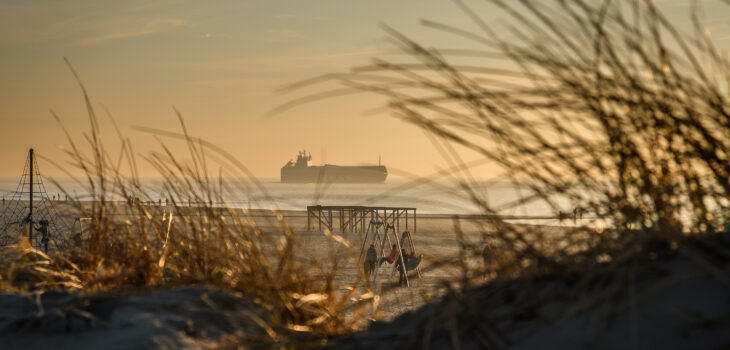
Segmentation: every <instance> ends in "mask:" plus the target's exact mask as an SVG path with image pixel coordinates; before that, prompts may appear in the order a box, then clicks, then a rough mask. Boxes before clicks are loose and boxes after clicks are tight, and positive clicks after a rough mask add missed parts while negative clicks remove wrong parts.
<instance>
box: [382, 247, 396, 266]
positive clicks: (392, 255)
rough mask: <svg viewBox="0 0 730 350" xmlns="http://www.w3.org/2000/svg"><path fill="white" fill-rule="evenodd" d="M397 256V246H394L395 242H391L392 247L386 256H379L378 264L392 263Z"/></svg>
mask: <svg viewBox="0 0 730 350" xmlns="http://www.w3.org/2000/svg"><path fill="white" fill-rule="evenodd" d="M397 258H398V247H396V245H395V244H393V248H392V249H391V251H390V254H389V255H388V256H384V257H382V258H380V261H379V262H378V266H381V265H383V263H384V262H386V261H387V262H388V264H392V263H394V262H395V259H397Z"/></svg>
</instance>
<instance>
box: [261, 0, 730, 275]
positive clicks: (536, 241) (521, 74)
mask: <svg viewBox="0 0 730 350" xmlns="http://www.w3.org/2000/svg"><path fill="white" fill-rule="evenodd" d="M454 3H455V4H456V5H457V6H458V7H459V8H461V9H462V10H463V12H464V14H465V15H466V17H468V18H469V19H470V20H471V24H472V26H471V28H474V30H470V29H468V28H467V27H468V26H464V25H462V26H451V25H448V24H444V23H439V22H435V21H423V25H425V26H426V27H430V28H432V29H434V30H436V31H440V32H442V33H446V34H451V35H453V36H454V39H455V40H454V42H458V41H462V42H470V43H472V44H471V45H470V46H469V47H466V48H458V49H454V48H443V49H441V48H438V47H431V46H428V44H426V43H422V42H419V41H417V40H414V39H411V38H409V37H407V36H406V35H404V34H402V33H400V32H398V31H396V30H395V29H393V28H391V27H388V26H385V27H384V29H385V31H386V32H387V33H388V34H389V35H390V39H391V41H392V42H393V44H394V45H395V46H396V48H397V50H398V51H399V52H400V53H401V55H398V56H397V57H399V58H392V57H391V58H389V59H386V58H380V57H378V58H375V59H374V60H373V63H372V64H370V65H366V66H361V67H356V68H354V69H353V70H351V71H350V72H346V73H340V74H328V75H325V76H322V77H319V78H315V79H310V80H307V81H303V82H300V83H297V84H294V85H292V86H290V87H287V88H285V89H283V91H289V90H297V89H302V88H303V87H307V88H311V87H312V86H313V85H314V86H321V87H324V91H320V92H315V93H307V94H306V95H305V96H303V97H300V98H297V99H294V100H292V101H291V102H290V103H288V104H285V105H283V106H281V107H280V108H279V109H277V110H276V111H274V112H275V113H278V112H281V111H284V110H287V109H289V108H293V107H295V106H297V105H300V104H303V103H310V102H312V101H316V100H320V99H324V98H331V97H334V96H339V95H343V94H353V93H369V94H377V95H381V96H383V97H384V98H385V99H386V101H387V106H388V109H389V110H390V111H392V112H393V114H394V115H395V117H396V118H399V119H402V120H404V121H406V122H408V123H410V124H412V125H414V126H416V127H418V128H421V129H423V130H425V131H426V132H427V133H428V134H430V135H433V136H435V139H436V140H437V141H436V142H435V145H436V146H437V148H438V149H439V150H440V151H441V153H442V155H443V156H444V158H445V159H447V160H448V161H449V162H451V163H452V164H457V165H458V164H461V165H463V167H462V170H463V171H462V173H461V175H462V176H461V180H460V183H461V185H462V188H463V190H464V191H465V193H466V194H467V195H468V196H470V197H471V198H472V200H473V201H474V202H475V203H478V204H479V205H480V206H481V208H482V209H483V212H484V213H485V214H490V216H491V215H494V216H495V218H494V219H490V220H489V221H488V222H483V224H484V231H485V239H484V240H485V241H486V242H488V243H489V245H491V246H492V247H491V248H492V249H491V252H490V253H489V255H490V256H491V257H490V258H489V259H486V260H490V261H488V262H487V264H486V265H488V266H491V267H487V270H488V271H486V272H487V273H488V274H491V275H499V274H501V275H503V276H515V275H522V274H525V273H527V272H528V271H531V270H532V269H533V268H534V270H536V271H541V272H544V271H549V270H553V271H555V270H556V269H557V270H560V269H565V268H568V269H571V267H572V268H577V267H587V266H593V265H595V264H599V263H605V262H609V261H624V260H625V257H626V254H634V252H636V251H641V252H643V253H642V254H644V253H648V252H650V251H652V250H654V249H656V248H657V247H665V248H671V249H676V248H677V244H678V242H680V241H683V240H685V239H687V237H689V236H698V235H699V236H702V235H706V234H713V233H716V232H722V231H726V230H728V218H730V215H729V214H730V137H728V135H730V104H729V103H728V92H729V91H730V88H729V87H730V75H729V73H730V69H729V68H730V66H729V63H730V61H728V57H727V55H726V53H723V51H721V50H720V49H718V48H717V47H716V46H715V45H714V43H713V41H712V39H711V37H710V35H709V30H708V29H707V28H706V27H705V26H704V24H703V22H702V20H701V9H700V8H699V7H698V5H697V4H695V5H693V7H692V11H691V13H690V17H691V19H692V22H691V23H692V29H693V33H690V34H685V33H682V32H680V31H679V30H678V29H677V27H676V26H675V23H673V22H672V21H670V20H669V19H668V18H667V17H665V15H664V14H663V13H662V12H661V11H660V9H658V8H657V5H656V4H655V3H654V2H653V1H643V0H616V1H601V2H596V1H581V0H578V1H534V0H524V1H514V2H513V1H501V0H491V1H488V3H490V4H491V5H493V6H492V7H493V8H494V10H495V11H499V15H497V16H495V17H497V18H500V19H501V21H500V22H499V23H501V24H504V25H503V26H500V27H499V28H496V27H495V26H494V25H493V24H492V23H487V21H486V20H484V19H483V17H481V16H480V14H479V13H477V12H475V11H474V10H472V9H471V8H470V7H469V6H468V5H467V4H466V3H465V2H463V1H461V0H455V1H454ZM489 15H490V17H492V16H493V15H494V14H493V13H489ZM474 62H477V63H476V64H475V63H474ZM332 85H334V87H331V86H332ZM310 91H311V90H310ZM457 146H458V147H460V148H462V149H466V150H469V151H472V152H476V153H478V154H480V155H481V156H483V157H484V158H486V159H489V160H490V161H491V162H492V163H493V164H495V165H496V166H499V167H500V168H501V170H502V171H503V172H504V174H506V176H507V177H509V178H510V179H512V180H513V181H514V182H515V183H516V184H517V186H528V187H529V188H530V189H531V191H532V193H530V194H529V195H528V194H525V195H524V196H523V197H522V198H520V199H519V200H517V201H516V204H517V205H522V204H527V203H530V202H532V201H542V202H547V203H549V204H550V205H551V206H552V208H553V210H554V212H555V214H556V216H559V217H564V218H566V219H570V218H572V217H573V216H580V217H585V218H586V220H585V221H583V222H584V223H585V222H586V221H587V222H588V224H585V225H578V226H577V227H572V228H567V229H566V230H567V231H568V232H567V234H565V235H560V236H559V237H556V236H555V235H552V236H550V235H546V234H544V233H541V232H540V230H539V229H534V228H533V229H524V228H519V227H517V226H514V225H510V224H508V223H506V222H504V221H503V220H500V219H499V217H498V215H496V214H497V211H496V210H495V209H494V208H492V207H491V206H490V203H489V202H488V201H487V200H486V199H485V197H483V196H482V195H481V194H480V191H479V190H478V186H477V185H476V183H475V182H473V181H474V180H473V178H472V176H471V174H470V173H469V170H468V167H467V166H466V165H465V163H464V162H463V161H462V160H461V158H460V156H459V152H457V151H456V147H457ZM559 198H560V199H564V200H565V201H566V202H567V203H568V204H569V205H570V207H571V209H573V213H572V214H573V215H570V213H565V212H564V210H565V209H564V205H563V206H561V203H559V200H558V199H559ZM464 244H465V245H464V247H465V248H469V250H471V251H472V253H473V256H479V255H481V254H482V252H483V251H484V250H482V248H478V247H479V244H475V243H474V242H472V243H468V242H465V243H464ZM482 246H483V245H482ZM496 255H499V256H496ZM462 260H463V259H462ZM486 260H485V261H486ZM495 261H500V263H498V264H496V265H494V264H495ZM459 264H462V265H463V263H459ZM464 266H466V265H464ZM495 270H496V271H495ZM482 272H485V271H482Z"/></svg>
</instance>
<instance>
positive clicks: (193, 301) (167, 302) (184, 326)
mask: <svg viewBox="0 0 730 350" xmlns="http://www.w3.org/2000/svg"><path fill="white" fill-rule="evenodd" d="M263 315H265V312H264V311H263V310H262V309H261V308H260V307H258V306H256V305H255V304H254V303H252V302H250V301H249V300H247V299H246V298H244V297H243V296H241V295H236V294H229V293H222V292H216V291H212V290H209V289H206V288H203V287H186V288H176V289H172V290H165V291H159V292H151V293H144V294H133V293H126V294H115V295H80V294H77V293H69V292H45V293H38V294H5V295H0V348H2V349H56V350H60V349H94V348H99V349H179V348H201V347H203V346H205V345H212V344H214V343H216V342H217V341H218V340H219V339H220V337H221V336H224V335H226V334H232V333H233V332H236V331H239V332H240V331H242V332H250V333H248V334H247V335H249V336H252V337H256V336H260V335H261V334H262V333H263V331H262V330H261V328H260V327H258V326H257V325H256V323H255V322H254V321H252V317H253V318H256V317H262V316H263ZM239 335H240V333H239Z"/></svg>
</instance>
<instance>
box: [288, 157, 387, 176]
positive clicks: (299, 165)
mask: <svg viewBox="0 0 730 350" xmlns="http://www.w3.org/2000/svg"><path fill="white" fill-rule="evenodd" d="M311 160H312V154H311V153H309V154H307V151H302V152H299V154H298V155H297V161H296V162H293V161H291V160H290V161H289V162H287V163H286V165H284V166H283V167H281V182H282V183H317V182H321V183H383V182H385V178H386V177H388V170H387V169H386V168H385V166H384V165H380V164H379V163H380V160H378V165H370V166H338V165H331V164H325V165H322V166H312V165H309V162H310V161H311Z"/></svg>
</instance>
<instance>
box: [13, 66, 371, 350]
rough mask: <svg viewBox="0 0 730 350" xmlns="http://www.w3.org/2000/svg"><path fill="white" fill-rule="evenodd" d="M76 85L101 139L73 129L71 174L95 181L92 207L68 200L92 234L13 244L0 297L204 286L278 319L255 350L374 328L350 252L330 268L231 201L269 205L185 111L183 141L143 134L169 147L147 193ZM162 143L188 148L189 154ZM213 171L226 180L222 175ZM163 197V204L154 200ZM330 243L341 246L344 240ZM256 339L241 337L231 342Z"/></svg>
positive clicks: (130, 157)
mask: <svg viewBox="0 0 730 350" xmlns="http://www.w3.org/2000/svg"><path fill="white" fill-rule="evenodd" d="M69 68H70V69H71V70H72V71H73V67H71V65H70V64H69ZM74 75H76V73H75V71H74ZM77 80H78V81H79V86H80V89H81V91H82V92H83V97H84V101H85V104H86V110H87V113H88V117H89V125H90V130H89V132H88V133H85V134H84V139H83V141H82V142H81V143H79V142H77V141H76V140H75V139H74V138H73V137H72V136H71V135H70V134H69V133H68V132H67V131H66V130H65V129H64V132H65V133H66V136H67V139H68V145H69V146H68V149H67V150H66V153H67V156H68V158H69V159H70V164H71V165H72V167H74V168H76V169H80V170H82V171H83V173H84V174H85V178H82V179H76V180H77V181H78V182H79V184H81V185H83V186H84V188H85V190H86V191H87V192H88V193H89V194H90V198H89V199H88V200H87V199H85V200H83V201H80V200H78V199H75V198H73V196H71V195H70V194H68V193H64V194H65V195H69V197H71V201H70V203H69V205H70V206H71V207H72V208H73V209H72V211H73V215H74V216H78V217H83V218H86V221H84V225H83V228H84V229H83V230H77V231H76V232H75V233H74V234H73V235H72V234H71V233H70V232H69V233H68V237H64V238H65V239H64V240H63V241H67V242H69V243H68V244H66V245H62V244H60V242H61V241H62V240H55V242H59V243H58V244H52V247H51V249H49V251H48V252H43V251H41V250H39V249H36V248H37V247H32V246H31V245H30V243H29V242H28V240H27V239H24V238H23V236H22V235H21V236H20V237H19V238H18V243H17V244H14V245H11V246H7V247H3V251H2V253H1V254H0V290H2V291H5V292H40V291H46V290H53V289H64V290H75V291H78V292H80V293H118V292H137V291H146V290H156V289H162V288H172V287H176V286H186V285H199V286H208V287H211V288H214V289H219V290H223V291H227V292H237V293H243V295H245V296H246V297H247V298H250V300H252V301H254V302H255V303H256V304H257V305H259V306H261V307H263V308H264V309H265V310H268V312H269V316H268V317H267V318H260V319H259V318H257V319H256V320H255V321H256V323H257V324H258V325H259V326H260V328H261V329H260V330H259V331H261V332H262V333H263V334H265V335H266V337H264V339H261V338H256V341H255V344H259V345H261V346H264V347H271V346H277V347H278V346H291V345H292V344H298V346H304V345H306V344H317V343H318V342H320V341H321V340H322V339H324V338H326V337H327V336H330V335H334V334H342V333H344V332H347V331H351V330H353V329H356V328H357V327H359V326H360V325H361V324H362V323H363V322H365V320H366V319H367V316H368V315H370V313H367V314H366V312H365V310H366V308H368V309H372V307H371V306H369V305H371V302H372V301H373V300H374V296H373V295H372V293H370V294H368V293H367V292H365V293H363V292H361V291H360V289H359V288H357V287H358V286H359V285H360V279H359V278H358V279H356V280H354V281H349V282H347V283H346V285H335V281H334V276H335V275H336V273H337V271H338V264H339V263H340V262H339V260H340V259H341V258H342V256H341V255H335V254H332V256H330V257H329V258H325V259H320V258H319V257H317V256H315V255H312V254H309V253H310V250H309V249H307V248H306V247H304V246H303V245H302V243H301V242H300V241H299V240H298V239H297V237H295V236H294V235H293V233H292V229H291V228H290V227H288V226H287V223H286V222H285V221H284V219H283V217H282V215H281V213H279V212H278V211H277V210H276V209H272V210H271V215H269V217H270V218H269V219H267V218H263V219H262V218H261V217H260V215H259V216H256V215H255V213H253V212H252V211H250V210H248V209H247V208H236V207H234V206H232V205H228V204H227V203H226V200H227V198H231V196H229V195H233V194H234V193H238V194H240V193H251V194H253V193H259V194H262V196H263V197H264V198H266V193H265V189H264V188H263V187H262V186H260V184H259V183H258V182H257V180H256V179H255V178H254V177H253V176H251V174H250V172H249V171H248V170H247V169H246V168H245V166H243V165H242V164H241V163H240V162H238V161H237V160H236V159H235V158H233V157H232V156H231V155H229V154H228V153H226V152H224V151H223V150H221V149H219V148H217V147H216V146H215V145H213V144H211V143H208V142H206V141H203V140H201V139H199V138H195V137H193V136H191V135H190V134H189V133H188V131H187V129H186V126H185V123H184V121H183V118H182V117H181V116H180V114H179V113H178V117H179V122H180V124H179V125H180V128H181V130H182V131H181V132H179V133H176V132H169V131H161V130H152V129H142V131H146V132H149V133H152V134H153V135H154V136H156V137H158V138H159V139H160V147H159V150H158V151H153V152H151V153H149V154H148V155H144V156H141V157H142V158H143V161H146V162H148V163H149V164H151V165H153V166H154V168H155V169H156V170H157V171H158V175H159V176H160V177H161V178H162V179H164V180H163V182H162V185H161V188H157V189H153V190H151V189H149V188H147V187H145V184H144V183H143V182H142V181H141V180H140V178H139V176H138V175H137V167H138V165H137V162H138V157H140V156H138V155H136V154H135V152H134V150H133V147H132V144H131V142H130V141H129V139H128V138H126V137H125V136H124V135H123V134H122V133H121V132H120V131H119V129H117V130H116V131H117V136H118V140H116V141H117V142H116V143H118V144H119V145H120V147H119V149H118V150H117V151H115V152H113V153H112V151H111V150H110V148H109V147H108V146H107V145H108V144H111V143H114V142H113V141H114V140H109V139H105V138H104V137H102V131H101V127H100V123H99V121H98V119H97V113H96V110H95V108H94V107H93V104H92V102H91V99H90V98H89V96H88V94H87V92H86V90H85V88H84V86H83V85H82V84H81V82H80V79H79V78H78V76H77ZM54 116H55V115H54ZM56 119H57V120H58V121H59V123H60V121H61V119H60V117H58V116H56ZM112 121H113V120H112ZM114 126H115V128H116V125H114ZM163 139H165V140H168V141H169V140H170V139H177V142H178V143H179V144H182V145H184V146H185V147H186V149H187V154H186V152H180V151H179V150H178V149H172V148H171V147H170V146H168V145H166V143H165V142H164V141H163ZM173 141H174V140H173ZM46 161H49V162H54V161H53V160H50V159H46ZM56 165H57V166H58V167H59V168H60V169H64V167H63V166H61V165H59V164H56ZM210 168H216V170H217V174H216V175H211V170H210ZM62 190H63V189H62ZM151 191H156V192H151ZM159 197H162V198H164V200H156V199H153V198H159ZM271 203H273V201H271ZM262 220H263V221H265V222H262ZM328 237H329V238H327V237H325V240H328V239H329V240H330V241H331V244H332V245H334V246H340V245H341V244H342V242H343V241H342V240H341V239H340V240H338V238H339V237H338V236H336V235H329V236H328ZM346 287H350V288H346ZM343 291H344V292H343ZM346 307H347V311H348V312H344V310H345V308H346ZM254 316H255V315H254ZM254 316H252V317H254ZM251 341H252V340H251V339H249V338H246V336H244V335H240V336H238V335H236V334H233V335H231V336H229V337H226V339H222V340H221V342H222V343H221V345H222V346H223V345H225V344H228V345H232V344H235V343H237V342H245V343H247V344H248V345H251V344H253V343H251ZM287 344H288V345H287Z"/></svg>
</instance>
